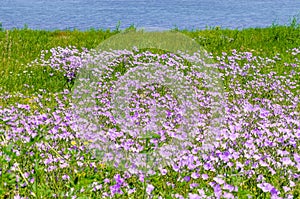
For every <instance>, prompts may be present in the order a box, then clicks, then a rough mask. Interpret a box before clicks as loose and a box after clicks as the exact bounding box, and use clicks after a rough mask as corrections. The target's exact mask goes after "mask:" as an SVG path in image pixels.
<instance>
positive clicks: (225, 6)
mask: <svg viewBox="0 0 300 199" xmlns="http://www.w3.org/2000/svg"><path fill="white" fill-rule="evenodd" d="M299 15H300V0H147V1H146V0H135V1H133V0H1V1H0V23H2V27H3V28H4V29H12V28H23V27H25V26H27V27H28V28H30V29H45V30H56V29H60V30H66V29H79V30H87V29H91V28H94V29H111V30H113V29H116V28H117V27H119V28H120V29H124V28H127V27H129V26H130V25H134V26H135V27H137V28H145V29H153V30H167V29H172V28H176V27H177V28H179V29H188V30H193V29H205V28H209V27H215V26H220V27H222V28H231V29H244V28H250V27H268V26H271V25H274V24H277V25H287V24H289V23H290V21H291V19H292V18H293V17H298V18H299Z"/></svg>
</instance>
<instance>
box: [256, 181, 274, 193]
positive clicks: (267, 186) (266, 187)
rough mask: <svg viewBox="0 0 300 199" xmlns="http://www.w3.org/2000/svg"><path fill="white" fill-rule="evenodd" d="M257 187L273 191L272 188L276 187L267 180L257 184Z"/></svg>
mask: <svg viewBox="0 0 300 199" xmlns="http://www.w3.org/2000/svg"><path fill="white" fill-rule="evenodd" d="M257 187H258V188H260V189H261V190H262V191H263V192H271V190H272V189H273V188H274V187H273V186H272V185H271V184H269V183H266V182H263V183H261V184H257Z"/></svg>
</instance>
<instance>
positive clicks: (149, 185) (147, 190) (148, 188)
mask: <svg viewBox="0 0 300 199" xmlns="http://www.w3.org/2000/svg"><path fill="white" fill-rule="evenodd" d="M153 190H154V186H153V185H151V184H147V188H146V192H147V194H148V195H150V194H151V192H152V191H153Z"/></svg>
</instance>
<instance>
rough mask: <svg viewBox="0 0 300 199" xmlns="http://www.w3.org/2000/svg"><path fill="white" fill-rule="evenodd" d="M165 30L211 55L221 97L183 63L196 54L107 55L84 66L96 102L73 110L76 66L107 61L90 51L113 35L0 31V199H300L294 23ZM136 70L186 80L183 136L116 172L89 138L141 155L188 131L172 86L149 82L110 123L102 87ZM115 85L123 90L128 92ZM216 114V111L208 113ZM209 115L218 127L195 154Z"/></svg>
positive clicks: (298, 30) (107, 90) (298, 63)
mask: <svg viewBox="0 0 300 199" xmlns="http://www.w3.org/2000/svg"><path fill="white" fill-rule="evenodd" d="M128 30H133V31H134V27H130V28H128V29H127V30H125V31H128ZM172 31H178V32H181V33H183V34H185V35H187V36H189V37H190V38H192V39H194V40H195V41H196V42H198V43H199V44H200V45H201V46H203V47H204V48H205V49H206V50H207V51H208V52H209V53H210V54H209V55H207V56H208V57H209V58H210V59H212V60H213V62H214V63H215V64H213V65H210V66H207V67H211V69H213V70H214V71H217V73H216V74H215V75H218V76H217V78H218V79H220V80H222V86H223V88H222V92H220V93H218V92H217V91H213V89H212V88H211V87H210V86H212V87H214V86H215V87H217V85H214V81H210V80H209V77H206V76H205V74H204V73H203V71H195V70H193V69H194V67H193V65H192V64H191V62H190V61H189V60H192V59H197V56H195V57H193V58H191V57H189V56H187V55H184V54H172V53H169V52H164V51H160V50H157V49H138V50H131V49H129V51H122V52H114V53H115V54H114V55H115V56H116V57H117V59H116V60H114V61H113V62H112V63H110V65H109V66H107V65H106V66H103V70H101V71H94V72H95V73H93V74H96V75H97V77H99V82H92V83H93V84H91V85H89V86H90V87H91V88H93V91H94V93H91V95H90V96H92V97H91V98H87V99H86V100H90V101H93V102H95V104H94V105H93V106H92V107H90V108H92V109H89V110H83V108H82V107H76V105H79V104H80V103H77V104H74V101H73V100H72V92H73V91H74V88H75V86H77V88H79V87H80V86H81V82H80V81H79V83H78V82H77V83H78V85H75V83H74V80H75V79H76V78H77V75H78V73H79V69H80V67H82V65H83V64H85V63H97V61H99V60H100V59H104V58H106V56H108V55H107V54H105V52H103V53H102V54H97V53H95V51H94V50H93V49H95V48H96V47H97V46H98V45H99V44H100V43H101V42H102V41H104V40H105V39H107V38H109V37H111V36H113V35H116V34H118V33H120V31H119V30H89V31H84V32H82V31H78V30H72V31H71V30H70V31H67V30H66V31H44V30H30V29H26V28H24V29H13V30H3V29H1V31H0V60H1V62H0V149H1V150H0V176H1V177H0V198H72V199H73V198H78V199H79V198H81V199H83V198H195V199H196V198H300V180H299V177H300V175H299V173H300V145H299V144H300V141H299V139H300V105H299V101H300V100H299V99H300V92H299V90H300V25H299V24H297V23H292V24H290V25H286V26H275V25H274V26H272V27H268V28H249V29H244V30H229V29H220V28H218V27H216V28H211V29H206V30H192V31H187V30H178V29H175V30H172ZM199 59H201V57H199ZM141 63H146V65H147V64H149V63H155V64H157V66H162V65H163V66H167V68H166V70H167V69H168V67H169V68H172V69H175V70H176V71H181V72H183V73H184V74H187V82H189V85H190V86H191V87H192V88H193V89H194V90H195V91H196V93H195V96H194V99H191V100H193V103H196V104H197V106H196V107H195V110H196V111H195V112H193V114H192V115H191V118H192V119H193V123H192V127H191V128H192V129H193V133H191V134H192V135H193V136H192V138H193V139H190V140H186V141H185V140H184V141H182V142H181V144H180V146H179V145H178V146H176V147H179V148H177V149H176V150H177V152H176V154H171V158H170V156H168V155H166V154H167V153H166V151H165V153H164V154H163V155H162V157H163V158H164V160H168V161H166V162H164V164H163V163H162V164H158V165H155V166H153V165H152V166H153V168H152V167H151V168H148V167H147V165H144V163H145V160H143V159H142V158H140V156H134V157H131V159H130V158H129V159H128V160H130V161H129V163H128V165H125V167H126V169H124V168H123V169H120V168H119V167H118V166H120V165H121V163H120V160H119V159H118V158H115V159H114V161H115V162H114V163H113V164H108V163H106V162H105V161H104V160H106V159H105V158H107V157H104V156H101V155H99V154H98V152H99V150H100V149H101V147H99V145H97V143H102V144H103V143H105V142H108V143H112V144H111V145H112V146H110V147H112V148H111V150H112V151H114V150H115V151H119V150H121V153H122V151H123V152H124V151H128V152H131V153H133V151H134V152H135V153H137V154H140V153H143V152H146V153H148V152H150V151H151V150H155V149H158V148H162V147H165V146H172V145H171V144H170V143H172V140H173V139H174V138H175V137H176V135H177V134H180V135H185V133H187V132H186V131H184V130H183V129H182V128H180V126H184V125H186V126H189V124H190V123H189V121H187V120H186V119H184V117H183V115H182V112H184V111H185V109H182V107H181V106H180V104H178V100H176V96H174V95H173V94H172V91H170V89H169V90H168V88H166V87H164V86H161V85H157V84H151V85H146V86H145V87H143V88H139V90H138V91H137V92H136V93H135V94H132V96H130V97H129V98H128V99H127V98H126V100H128V101H129V102H130V104H129V106H130V111H129V113H128V115H127V116H126V118H127V119H128V118H129V119H128V120H125V121H128V122H129V123H130V125H129V123H128V125H123V126H124V127H123V126H122V128H121V127H120V125H119V124H118V120H117V119H116V118H117V117H116V115H114V114H112V111H111V110H112V108H113V107H112V106H111V101H110V100H111V99H112V98H111V96H112V92H111V89H112V88H115V84H114V83H115V82H116V80H118V79H119V78H121V77H122V76H123V75H125V74H126V72H127V71H129V70H134V68H138V67H139V65H140V64H141ZM98 64H99V63H98ZM101 66H102V65H101ZM174 79H176V77H175V76H174ZM100 80H101V81H100ZM82 82H84V80H82ZM209 84H210V85H209ZM181 86H182V89H184V87H183V85H179V86H178V88H181ZM119 89H123V90H124V91H125V92H126V91H128V87H126V85H121V86H120V87H119ZM126 89H127V90H126ZM81 91H82V90H81ZM80 94H82V93H80ZM213 96H219V98H218V99H217V100H216V98H214V97H213ZM221 97H222V98H221ZM79 99H80V98H79ZM122 99H123V98H122ZM220 99H222V100H220ZM214 100H215V101H214ZM87 102H89V101H87ZM213 102H215V103H213ZM151 103H157V106H158V107H161V109H162V110H164V114H165V118H164V120H162V121H157V125H156V124H155V125H156V130H155V131H154V132H153V134H151V136H150V137H147V138H143V139H141V138H140V137H139V136H138V135H137V134H134V133H132V132H130V127H132V126H135V125H136V126H139V127H141V128H142V129H143V130H144V129H146V130H147V128H148V127H151V126H153V125H151V124H152V123H150V121H149V118H153V117H152V116H153V114H154V113H153V112H151V111H152V110H151ZM216 107H222V110H221V111H222V112H219V114H215V115H214V114H213V113H211V112H212V111H215V112H218V111H219V110H218V109H217V108H216ZM127 108H128V107H127ZM74 110H75V111H74ZM87 111H88V112H87ZM91 111H93V115H94V119H95V118H96V120H97V125H98V126H99V127H100V129H97V132H96V133H93V130H95V129H93V128H86V127H85V126H83V125H82V126H81V125H79V122H78V121H79V120H78V119H76V118H77V117H76V115H74V113H79V114H81V115H86V114H88V113H90V112H91ZM220 113H222V114H220ZM220 115H221V116H220ZM119 119H120V117H119ZM121 119H124V118H121ZM212 119H215V120H216V121H218V123H219V125H218V126H217V127H216V128H215V129H214V130H213V132H214V133H215V135H214V139H213V141H212V145H211V148H209V150H208V151H207V150H205V151H204V149H203V147H204V144H203V143H204V140H205V138H206V133H208V132H209V131H210V130H211V129H209V128H208V126H209V125H210V121H211V120H212ZM80 124H81V123H80ZM146 130H145V131H146ZM83 132H84V133H83ZM188 133H189V132H188ZM168 143H169V145H168ZM97 147H99V148H97ZM97 149H99V150H98V152H97ZM166 150H167V149H166ZM100 151H101V150H100ZM170 153H172V152H170ZM110 155H112V154H110ZM172 155H173V156H172ZM123 166H124V165H123ZM144 167H146V170H145V169H142V168H144Z"/></svg>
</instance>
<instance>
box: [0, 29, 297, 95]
mask: <svg viewBox="0 0 300 199" xmlns="http://www.w3.org/2000/svg"><path fill="white" fill-rule="evenodd" d="M174 31H179V32H181V33H183V34H185V35H187V36H189V37H191V38H193V39H195V41H197V42H198V43H199V44H200V45H201V46H203V47H204V48H205V49H206V50H207V51H208V52H212V53H213V55H219V56H221V54H222V52H230V51H231V50H232V49H236V50H237V51H248V52H249V51H252V52H253V54H254V55H257V56H261V57H269V58H272V57H274V56H275V55H276V54H277V53H280V54H282V55H283V56H282V60H281V61H280V62H277V63H276V64H278V66H279V65H281V64H282V63H284V62H290V61H291V57H289V56H286V55H285V51H286V50H287V49H290V48H293V47H297V46H300V27H299V26H296V25H289V26H273V27H269V28H249V29H244V30H229V29H224V30H223V29H219V28H214V29H207V30H192V31H187V30H174ZM118 32H119V31H111V30H89V31H85V32H81V31H77V30H74V31H58V30H57V31H44V30H29V29H13V30H2V31H0V60H1V62H0V76H1V79H0V85H1V87H3V88H4V90H5V91H8V92H17V91H22V90H23V91H24V90H26V88H24V86H23V84H28V85H32V84H34V86H35V89H34V91H38V89H47V90H48V91H50V92H55V91H57V90H59V89H61V87H62V85H63V83H62V82H61V81H60V80H59V79H60V78H55V77H54V78H52V79H51V78H49V76H48V73H49V72H50V71H48V70H47V69H46V70H45V71H43V70H41V69H40V68H35V67H33V68H30V71H32V72H30V71H29V70H28V73H27V74H24V73H23V71H24V69H25V66H24V65H26V64H27V63H30V62H32V61H33V60H34V59H36V58H38V57H39V55H40V53H41V51H42V50H46V49H48V50H49V49H51V48H53V47H57V46H61V47H66V46H69V45H72V46H76V47H77V48H78V49H81V48H82V47H85V48H87V49H92V48H96V47H97V46H98V45H99V44H100V43H101V42H102V41H104V40H105V39H107V38H109V37H111V36H113V35H115V34H117V33H118ZM275 68H276V67H275ZM276 70H277V71H276V72H280V73H281V72H283V71H282V69H281V68H280V67H278V68H276ZM29 73H32V74H31V75H29ZM29 76H30V77H29ZM27 90H28V89H27Z"/></svg>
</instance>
